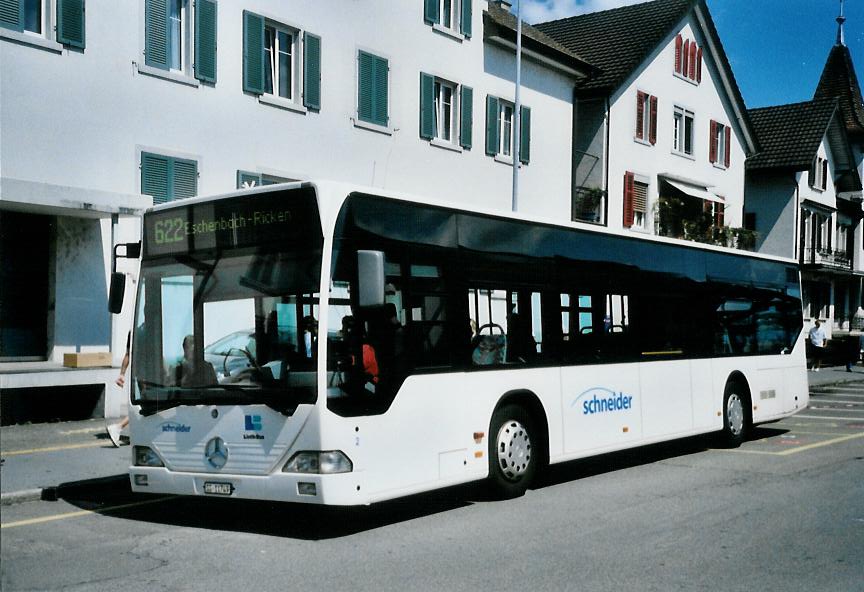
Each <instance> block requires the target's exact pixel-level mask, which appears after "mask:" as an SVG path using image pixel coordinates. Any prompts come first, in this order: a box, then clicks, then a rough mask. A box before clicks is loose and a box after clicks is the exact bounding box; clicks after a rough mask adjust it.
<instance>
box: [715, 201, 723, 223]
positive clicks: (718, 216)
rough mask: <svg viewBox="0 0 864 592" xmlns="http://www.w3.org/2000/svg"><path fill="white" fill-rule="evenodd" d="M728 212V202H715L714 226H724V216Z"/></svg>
mask: <svg viewBox="0 0 864 592" xmlns="http://www.w3.org/2000/svg"><path fill="white" fill-rule="evenodd" d="M725 213H726V204H722V203H715V204H714V226H716V227H718V228H720V227H722V226H723V225H724V224H725V222H724V217H725Z"/></svg>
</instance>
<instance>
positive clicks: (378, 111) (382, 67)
mask: <svg viewBox="0 0 864 592" xmlns="http://www.w3.org/2000/svg"><path fill="white" fill-rule="evenodd" d="M389 71H390V66H389V64H388V63H387V60H385V59H384V58H376V59H375V123H377V124H378V125H387V112H388V101H389V92H390V89H389V88H388V82H389V81H388V73H389Z"/></svg>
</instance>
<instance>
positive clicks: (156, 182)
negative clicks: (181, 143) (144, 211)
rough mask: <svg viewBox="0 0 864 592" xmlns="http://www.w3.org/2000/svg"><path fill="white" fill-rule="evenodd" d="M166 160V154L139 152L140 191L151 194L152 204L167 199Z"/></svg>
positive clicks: (163, 201)
mask: <svg viewBox="0 0 864 592" xmlns="http://www.w3.org/2000/svg"><path fill="white" fill-rule="evenodd" d="M168 161H169V159H168V157H167V156H160V155H158V154H150V153H149V152H142V153H141V193H143V194H144V195H150V196H152V197H153V203H154V204H160V203H165V202H166V201H168V199H169V191H168Z"/></svg>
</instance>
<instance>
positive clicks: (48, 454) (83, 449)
mask: <svg viewBox="0 0 864 592" xmlns="http://www.w3.org/2000/svg"><path fill="white" fill-rule="evenodd" d="M807 379H808V381H809V383H810V387H811V389H812V388H813V387H816V386H825V385H828V384H837V383H843V382H853V381H864V368H862V367H860V366H858V367H856V368H854V370H853V371H852V372H846V369H845V368H844V367H843V366H832V367H826V368H822V369H821V370H820V371H819V372H809V371H808V372H807ZM131 455H132V449H131V447H129V446H121V447H120V448H114V447H113V446H112V445H111V442H110V440H109V439H108V436H107V434H106V433H105V422H104V420H101V419H88V420H84V421H69V422H61V423H40V424H28V425H12V426H3V427H2V429H0V456H2V458H3V465H2V467H0V494H2V495H0V504H2V505H6V504H10V503H17V502H21V501H29V500H37V499H40V498H42V496H43V490H44V489H53V488H56V487H58V486H60V485H62V484H72V483H75V482H78V481H84V480H89V479H102V478H106V477H109V478H117V479H118V480H122V479H123V478H124V477H125V475H126V473H127V471H128V469H129V465H130V463H131Z"/></svg>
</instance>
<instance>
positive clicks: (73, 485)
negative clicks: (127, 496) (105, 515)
mask: <svg viewBox="0 0 864 592" xmlns="http://www.w3.org/2000/svg"><path fill="white" fill-rule="evenodd" d="M128 483H129V475H128V474H127V473H121V474H119V475H110V476H108V477H97V478H95V479H84V480H82V481H69V482H67V483H61V484H60V485H51V486H46V487H37V488H35V489H24V490H21V491H11V492H9V493H4V494H0V506H11V505H12V504H20V503H23V502H36V501H47V502H56V501H57V500H58V499H60V498H61V497H63V496H64V495H73V494H75V493H81V492H82V491H85V490H87V489H89V488H92V487H114V488H116V487H121V488H122V487H124V486H127V487H128Z"/></svg>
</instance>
